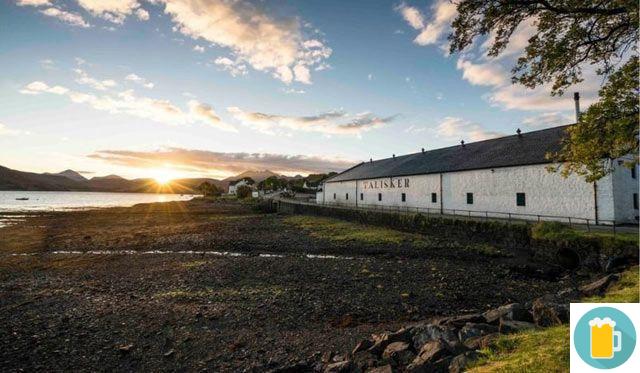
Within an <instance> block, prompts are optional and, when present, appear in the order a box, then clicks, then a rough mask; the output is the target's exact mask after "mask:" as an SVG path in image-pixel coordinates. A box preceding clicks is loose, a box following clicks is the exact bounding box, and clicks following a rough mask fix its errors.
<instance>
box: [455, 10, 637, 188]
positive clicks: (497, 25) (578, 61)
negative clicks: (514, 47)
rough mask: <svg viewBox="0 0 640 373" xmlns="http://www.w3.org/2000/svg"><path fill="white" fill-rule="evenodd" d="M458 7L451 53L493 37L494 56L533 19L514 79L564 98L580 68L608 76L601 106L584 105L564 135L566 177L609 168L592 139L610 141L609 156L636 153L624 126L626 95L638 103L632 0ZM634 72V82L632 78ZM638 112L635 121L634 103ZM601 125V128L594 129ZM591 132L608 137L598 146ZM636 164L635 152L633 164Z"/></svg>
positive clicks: (632, 134)
mask: <svg viewBox="0 0 640 373" xmlns="http://www.w3.org/2000/svg"><path fill="white" fill-rule="evenodd" d="M457 10H458V15H457V16H456V18H455V19H454V21H453V23H452V27H453V32H452V33H451V34H450V35H449V41H450V52H451V53H455V52H462V51H464V50H465V48H467V47H468V46H470V45H471V44H473V42H474V41H475V40H476V39H477V38H478V37H482V36H486V35H491V36H493V40H492V41H491V44H490V46H489V50H488V55H489V56H492V57H495V56H498V55H500V53H501V52H503V51H504V50H505V48H506V47H507V45H508V44H509V41H510V38H511V35H512V34H513V33H514V32H515V30H516V28H517V27H518V26H519V25H520V24H522V23H523V22H531V21H533V22H534V25H535V27H536V32H535V34H534V35H533V36H532V37H531V38H530V39H529V40H528V44H527V46H526V47H525V49H524V54H523V55H522V56H521V57H520V58H519V59H518V60H517V62H516V64H515V66H514V67H513V69H512V70H511V72H512V77H511V80H512V82H513V83H519V84H522V85H524V86H526V87H528V88H535V87H537V86H539V85H542V84H547V83H552V85H551V92H550V93H551V94H552V95H562V94H563V93H564V91H565V90H566V89H567V88H568V87H570V86H571V85H573V84H576V83H579V82H581V81H582V80H583V78H582V69H583V67H584V66H585V65H593V66H595V67H596V68H597V70H596V73H597V74H598V75H600V76H602V78H603V81H606V80H610V83H611V84H608V85H606V86H605V87H603V89H602V90H601V91H600V100H599V102H598V103H597V104H596V105H598V106H597V107H596V108H594V109H593V110H591V109H589V110H587V113H585V114H584V115H583V116H582V118H581V119H580V121H579V122H578V123H577V125H576V126H572V127H571V130H570V131H569V133H568V138H569V140H568V141H567V142H566V143H565V147H564V149H563V151H562V152H561V153H560V154H559V156H562V157H563V158H562V161H563V162H564V165H565V166H566V167H564V169H563V174H564V175H568V174H569V173H571V172H579V173H580V174H581V175H583V176H585V177H586V178H587V179H588V180H597V179H598V178H601V177H602V176H604V175H606V174H607V173H608V172H611V168H610V167H608V168H607V167H605V166H602V167H596V166H595V163H594V160H595V159H597V158H598V157H599V156H602V155H603V153H602V151H601V149H598V147H597V146H596V144H600V145H603V146H614V148H612V149H608V148H605V149H606V150H607V151H608V152H609V153H610V154H609V157H612V156H615V155H620V154H621V153H620V152H621V151H626V150H631V151H632V152H633V151H634V150H635V152H636V153H637V150H638V148H637V131H631V130H629V128H630V126H629V118H630V116H629V114H630V113H633V110H634V107H633V106H634V105H631V104H630V100H628V99H629V95H630V94H635V100H636V101H637V97H638V96H637V95H638V91H637V87H638V85H637V83H635V82H637V52H638V51H637V47H636V45H637V42H638V1H637V0H611V1H601V0H572V1H567V0H513V1H508V0H460V2H459V3H458V5H457ZM620 65H622V66H620ZM634 69H635V71H636V74H635V81H634V79H633V78H632V77H631V76H630V75H629V74H630V72H632V71H633V70H634ZM614 79H616V83H613V80H614ZM634 83H635V84H634ZM616 102H618V103H624V104H625V105H629V106H627V107H625V108H624V109H622V110H621V111H620V112H618V111H616V110H612V109H613V108H614V107H615V106H613V105H614V103H616ZM635 110H636V111H635V112H636V120H637V102H636V105H635ZM623 123H624V124H623ZM579 127H581V128H579ZM599 127H604V128H602V129H598V130H596V129H597V128H599ZM595 133H598V134H599V136H605V137H606V138H604V139H600V140H599V142H597V143H596V142H594V139H595V138H594V137H593V136H594V134H595ZM630 144H635V145H634V146H630ZM637 162H638V158H637V157H634V161H632V163H633V164H636V163H637ZM596 163H597V162H596Z"/></svg>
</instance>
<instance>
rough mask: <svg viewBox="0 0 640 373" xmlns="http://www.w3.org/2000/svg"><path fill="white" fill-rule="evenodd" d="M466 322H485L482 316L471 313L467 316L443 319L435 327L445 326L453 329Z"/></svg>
mask: <svg viewBox="0 0 640 373" xmlns="http://www.w3.org/2000/svg"><path fill="white" fill-rule="evenodd" d="M468 322H473V323H485V322H487V321H486V320H485V317H484V316H483V315H482V314H480V313H471V314H468V315H461V316H451V317H445V318H443V319H440V320H438V322H437V325H440V326H442V325H446V326H452V327H454V328H461V327H463V326H464V325H465V324H466V323H468Z"/></svg>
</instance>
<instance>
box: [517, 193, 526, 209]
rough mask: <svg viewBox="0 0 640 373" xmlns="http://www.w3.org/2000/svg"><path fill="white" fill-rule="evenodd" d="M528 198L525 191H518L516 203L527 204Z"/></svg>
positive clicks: (519, 204)
mask: <svg viewBox="0 0 640 373" xmlns="http://www.w3.org/2000/svg"><path fill="white" fill-rule="evenodd" d="M526 201H527V199H526V196H525V195H524V193H516V205H518V206H526V205H527V203H526Z"/></svg>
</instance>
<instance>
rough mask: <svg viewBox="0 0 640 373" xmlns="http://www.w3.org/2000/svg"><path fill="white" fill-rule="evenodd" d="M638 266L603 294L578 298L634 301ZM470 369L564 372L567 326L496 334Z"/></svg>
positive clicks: (626, 272)
mask: <svg viewBox="0 0 640 373" xmlns="http://www.w3.org/2000/svg"><path fill="white" fill-rule="evenodd" d="M638 280H639V276H638V267H637V266H636V267H633V268H630V269H628V270H627V271H625V272H624V273H623V274H622V278H621V279H620V281H618V282H617V283H616V284H614V285H613V286H612V287H611V288H610V289H609V290H608V291H607V293H606V294H605V295H604V296H601V297H590V298H584V299H582V301H583V302H589V303H602V302H612V303H637V302H638V301H639V300H638V298H639V295H638V282H639V281H638ZM481 356H482V357H481V358H480V359H478V360H476V361H475V362H473V363H472V365H471V366H470V367H469V371H470V372H478V373H479V372H564V371H567V370H568V368H569V326H568V325H561V326H556V327H551V328H546V329H541V330H529V331H524V332H521V333H516V334H511V335H503V336H500V338H498V339H497V340H496V342H495V343H494V345H492V346H491V347H489V348H487V349H484V350H482V354H481Z"/></svg>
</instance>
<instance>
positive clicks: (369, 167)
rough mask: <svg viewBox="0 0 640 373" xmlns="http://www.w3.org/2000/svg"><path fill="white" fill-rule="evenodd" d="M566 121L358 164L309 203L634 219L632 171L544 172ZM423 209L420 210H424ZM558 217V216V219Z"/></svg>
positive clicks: (547, 217)
mask: <svg viewBox="0 0 640 373" xmlns="http://www.w3.org/2000/svg"><path fill="white" fill-rule="evenodd" d="M566 128H567V126H560V127H554V128H549V129H544V130H539V131H532V132H528V133H522V132H520V130H518V131H517V134H515V135H513V136H505V137H501V138H496V139H490V140H484V141H478V142H472V143H465V142H464V141H461V143H460V144H459V145H456V146H451V147H447V148H441V149H434V150H428V151H427V150H424V149H423V150H422V151H421V152H419V153H415V154H409V155H403V156H393V157H391V158H386V159H380V160H375V161H374V160H370V161H369V162H363V163H360V164H358V165H356V166H354V167H352V168H350V169H348V170H346V171H344V172H342V173H340V174H338V175H336V176H334V177H331V178H329V179H327V180H325V181H324V183H323V185H322V186H321V188H320V189H319V190H318V192H317V194H316V202H317V203H319V204H326V205H347V206H353V207H391V208H399V209H402V208H407V209H417V210H419V209H424V210H423V211H430V212H434V213H438V212H440V213H445V214H446V213H456V212H455V211H454V210H456V211H457V213H461V212H467V213H468V214H470V215H472V213H473V215H476V216H478V215H479V216H487V217H490V216H493V217H503V218H504V217H507V216H510V217H514V218H523V219H531V220H534V219H535V220H564V221H566V218H573V219H574V220H573V221H574V222H576V223H585V222H587V220H588V222H589V223H590V224H594V223H597V224H612V223H614V222H615V223H637V222H638V177H637V174H638V169H637V166H636V167H635V168H633V169H629V168H627V167H625V166H624V165H623V162H622V160H617V161H614V162H613V165H612V167H613V168H614V172H613V173H611V174H609V175H607V176H606V177H604V178H602V179H600V180H598V181H597V182H593V183H588V182H586V181H585V179H584V177H581V176H578V175H575V174H572V175H569V176H568V177H566V178H565V177H563V176H562V175H561V174H560V173H559V172H555V173H554V172H549V171H548V170H547V168H548V166H549V165H551V162H550V161H549V160H548V159H547V156H546V155H547V154H548V153H554V152H557V151H559V150H560V149H561V139H562V137H563V134H564V131H565V130H566ZM427 209H428V210H427ZM559 218H563V219H559Z"/></svg>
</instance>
